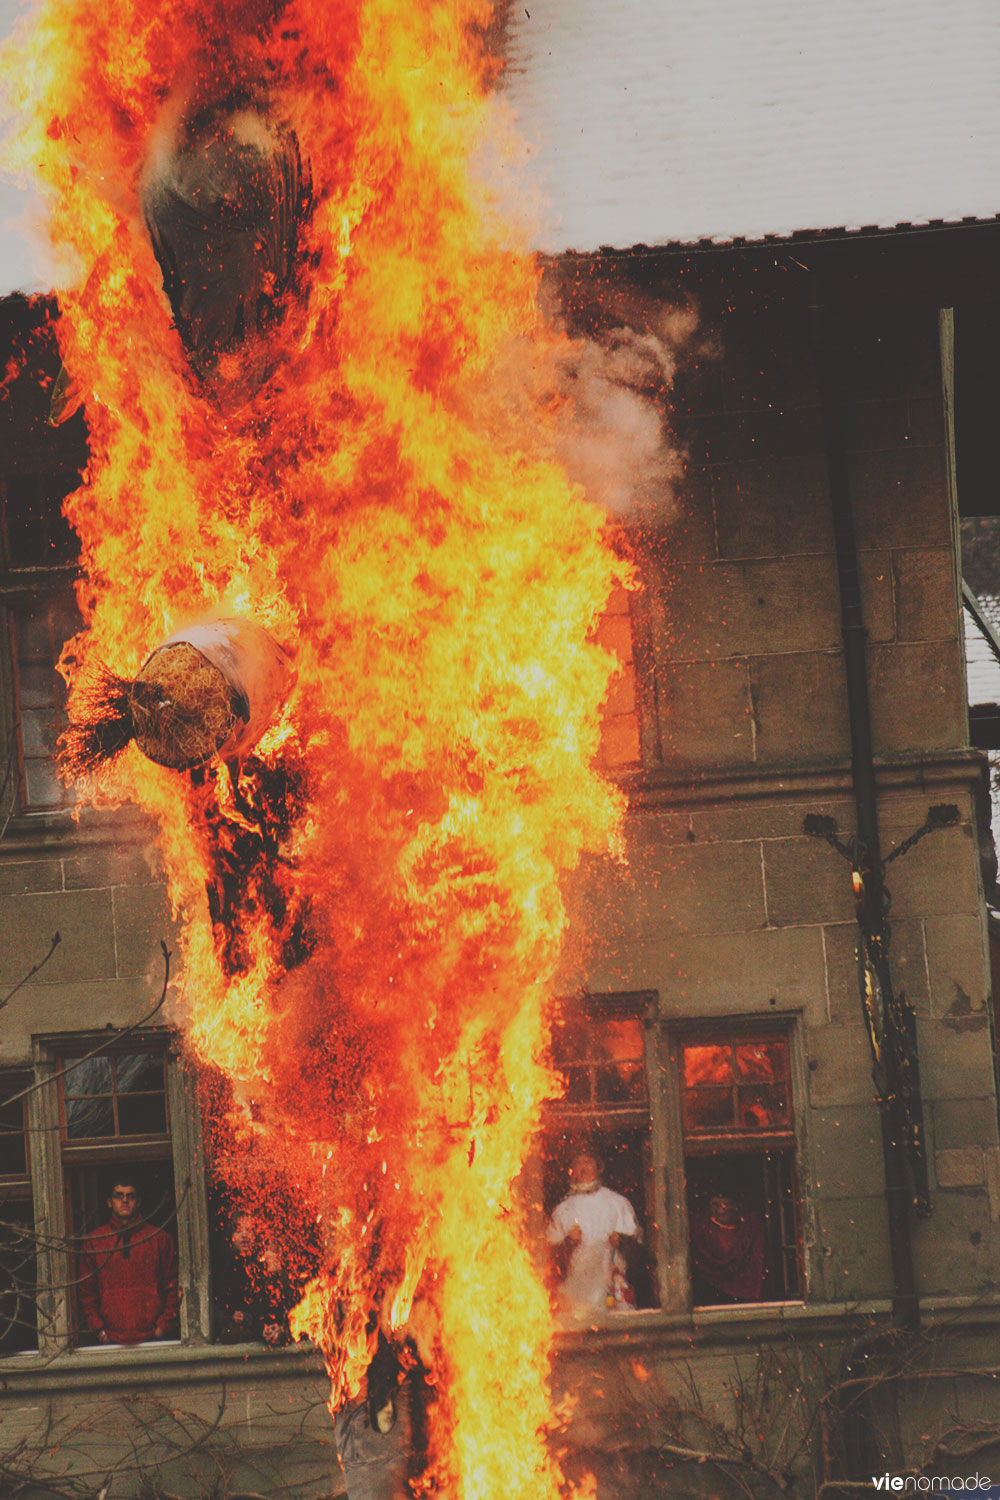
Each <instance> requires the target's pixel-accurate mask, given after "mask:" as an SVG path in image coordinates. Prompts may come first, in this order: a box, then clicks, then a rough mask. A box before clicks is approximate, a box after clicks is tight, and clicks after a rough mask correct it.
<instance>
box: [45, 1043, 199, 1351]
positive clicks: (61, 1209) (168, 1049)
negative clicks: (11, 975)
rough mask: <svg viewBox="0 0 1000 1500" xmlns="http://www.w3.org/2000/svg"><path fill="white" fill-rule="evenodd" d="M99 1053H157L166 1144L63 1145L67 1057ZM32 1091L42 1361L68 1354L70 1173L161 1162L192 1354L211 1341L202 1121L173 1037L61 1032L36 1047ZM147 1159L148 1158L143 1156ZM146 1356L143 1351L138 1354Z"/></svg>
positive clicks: (183, 1339)
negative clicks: (41, 1231)
mask: <svg viewBox="0 0 1000 1500" xmlns="http://www.w3.org/2000/svg"><path fill="white" fill-rule="evenodd" d="M96 1047H101V1048H104V1047H106V1048H107V1050H108V1051H109V1052H110V1051H116V1052H140V1051H154V1050H162V1052H163V1055H164V1065H165V1083H166V1090H165V1096H166V1101H167V1111H168V1116H167V1118H168V1141H167V1144H166V1146H165V1147H164V1145H163V1143H162V1141H161V1140H159V1139H157V1140H156V1141H155V1142H152V1141H150V1140H146V1141H144V1140H143V1139H142V1138H141V1137H136V1138H135V1139H128V1140H126V1141H125V1142H124V1143H123V1145H122V1146H120V1147H118V1148H117V1149H116V1148H115V1147H114V1144H113V1142H114V1139H115V1138H114V1137H109V1138H108V1144H109V1145H110V1146H111V1149H110V1150H109V1149H105V1148H104V1147H102V1146H101V1145H100V1143H99V1142H94V1141H88V1142H87V1143H86V1144H85V1145H83V1146H74V1145H73V1144H72V1143H69V1144H68V1145H67V1142H66V1138H65V1122H64V1119H63V1112H62V1089H61V1087H60V1081H61V1076H62V1072H63V1068H64V1066H65V1060H66V1059H67V1057H69V1056H71V1055H72V1054H82V1053H86V1052H91V1051H93V1049H94V1048H96ZM34 1060H35V1081H36V1084H37V1087H35V1088H34V1089H33V1091H32V1093H31V1094H29V1096H28V1101H29V1138H30V1140H31V1143H32V1160H33V1162H34V1164H35V1170H34V1173H33V1177H32V1187H33V1195H34V1204H35V1222H36V1224H41V1225H44V1226H45V1238H44V1241H43V1243H42V1245H41V1246H40V1249H39V1258H38V1282H39V1294H38V1299H37V1301H38V1321H39V1350H38V1352H39V1355H41V1356H44V1357H46V1358H51V1357H52V1356H54V1355H61V1354H68V1353H70V1352H72V1351H73V1349H74V1337H75V1328H74V1317H73V1302H74V1299H73V1297H72V1295H71V1285H72V1280H73V1277H74V1276H75V1274H76V1273H75V1268H74V1265H73V1261H74V1259H75V1256H74V1253H73V1242H72V1240H71V1234H75V1233H76V1230H75V1229H72V1228H71V1226H70V1221H69V1208H68V1204H69V1194H68V1179H67V1171H66V1168H67V1166H70V1167H72V1165H73V1164H74V1163H76V1164H85V1163H94V1164H96V1163H98V1162H107V1163H108V1164H110V1163H112V1162H114V1161H115V1160H118V1161H122V1162H124V1161H132V1162H134V1161H137V1160H138V1161H145V1160H160V1161H169V1162H170V1163H171V1167H172V1171H173V1180H174V1196H175V1202H176V1205H177V1207H176V1219H175V1229H176V1235H177V1251H178V1284H179V1286H180V1289H181V1308H180V1344H181V1345H186V1346H189V1347H190V1346H196V1345H202V1344H207V1343H209V1342H210V1341H211V1284H210V1269H209V1242H208V1205H207V1198H206V1191H205V1163H204V1151H203V1145H202V1132H201V1114H200V1109H199V1106H198V1094H197V1089H196V1086H195V1080H194V1077H193V1076H192V1074H191V1073H190V1071H189V1070H188V1069H187V1068H186V1067H185V1065H184V1062H183V1059H182V1058H181V1056H180V1054H179V1052H178V1050H177V1046H176V1033H175V1032H173V1031H172V1030H170V1029H169V1028H166V1027H155V1028H154V1027H151V1028H149V1029H147V1030H134V1031H133V1030H127V1029H122V1030H120V1031H115V1032H113V1033H111V1035H110V1036H109V1034H108V1032H107V1031H105V1032H103V1033H100V1032H99V1033H96V1034H95V1033H94V1032H60V1033H58V1034H54V1035H47V1036H44V1037H36V1038H35V1039H34ZM150 1149H151V1151H152V1154H150ZM139 1347H140V1348H141V1347H145V1346H139Z"/></svg>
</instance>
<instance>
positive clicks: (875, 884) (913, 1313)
mask: <svg viewBox="0 0 1000 1500" xmlns="http://www.w3.org/2000/svg"><path fill="white" fill-rule="evenodd" d="M809 321H810V331H811V335H812V346H813V355H814V359H815V364H816V377H817V381H818V385H819V398H820V406H821V409H822V417H823V430H824V436H825V440H826V455H827V466H828V475H829V484H830V505H831V510H832V513H833V535H834V544H835V549H836V557H837V581H838V585H839V590H840V616H841V630H842V634H843V640H844V667H845V671H846V675H847V707H848V715H849V718H850V728H851V774H852V778H853V782H854V801H855V807H856V812H857V829H858V871H859V874H860V876H861V881H862V886H861V891H860V893H859V896H858V899H859V900H860V901H861V902H862V903H863V909H862V911H861V913H860V920H861V923H862V925H863V927H864V929H865V931H866V932H867V933H868V934H869V935H870V936H871V939H872V942H871V944H870V952H871V956H872V959H873V962H874V966H875V969H876V973H877V977H878V982H879V986H880V988H881V1000H882V1005H881V1012H882V1015H881V1020H882V1025H883V1027H884V1046H883V1053H884V1058H883V1068H884V1090H883V1092H884V1097H883V1098H882V1099H881V1100H880V1106H881V1107H880V1111H879V1113H880V1116H881V1122H882V1156H883V1160H884V1163H885V1198H886V1208H887V1212H888V1221H889V1251H890V1255H891V1258H892V1280H893V1322H894V1323H896V1324H897V1326H900V1327H907V1328H916V1327H918V1326H919V1323H920V1305H919V1302H918V1299H917V1291H916V1282H915V1279H914V1273H913V1241H912V1235H911V1229H910V1209H911V1204H912V1200H913V1193H912V1191H911V1189H910V1187H909V1185H908V1180H907V1169H906V1148H905V1144H904V1113H903V1104H902V1087H901V1085H902V1080H901V1077H900V1068H899V1055H900V1047H899V1038H897V1037H896V1036H895V1035H894V1026H895V1022H894V1019H893V1016H894V1006H893V998H892V974H891V971H890V966H889V957H888V942H887V939H888V933H887V930H886V920H885V906H886V903H885V888H884V879H883V870H882V850H881V843H880V840H879V829H878V804H877V792H876V786H875V762H874V757H873V754H872V729H871V708H870V703H869V696H868V662H867V632H866V630H865V627H864V624H863V621H862V613H861V579H860V574H859V570H858V546H857V533H856V530H855V524H854V506H853V503H852V500H851V486H850V478H849V474H848V467H847V449H846V444H845V441H844V421H843V411H842V408H841V402H840V389H839V383H838V380H837V368H836V362H835V358H834V351H833V346H832V343H831V340H830V334H829V322H828V318H827V312H826V307H825V304H824V299H823V288H822V284H821V280H820V277H819V275H818V274H817V273H816V272H810V276H809Z"/></svg>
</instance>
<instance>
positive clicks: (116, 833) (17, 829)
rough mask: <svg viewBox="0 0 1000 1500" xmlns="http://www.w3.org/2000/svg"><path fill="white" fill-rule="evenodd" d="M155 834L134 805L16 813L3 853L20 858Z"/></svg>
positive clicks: (151, 826)
mask: <svg viewBox="0 0 1000 1500" xmlns="http://www.w3.org/2000/svg"><path fill="white" fill-rule="evenodd" d="M152 833H153V823H152V820H151V819H150V818H149V817H148V816H147V814H145V813H143V812H142V811H141V810H140V809H139V808H137V807H133V806H131V805H124V806H122V807H114V808H84V809H82V810H80V811H79V812H77V811H75V810H74V809H73V808H71V807H58V808H50V809H48V810H40V811H38V812H25V813H17V814H16V815H15V816H14V817H13V818H11V820H10V822H9V823H8V825H7V829H6V832H5V834H4V854H5V855H6V856H8V857H14V858H19V857H20V856H22V855H24V854H30V853H34V852H36V851H44V850H46V849H52V848H55V847H58V848H59V849H64V848H65V847H66V846H67V845H68V844H73V845H81V844H82V845H87V844H98V845H99V844H108V843H117V842H119V841H120V840H121V839H123V838H124V839H126V840H134V841H135V842H136V843H140V842H146V841H148V840H149V838H150V836H151V834H152Z"/></svg>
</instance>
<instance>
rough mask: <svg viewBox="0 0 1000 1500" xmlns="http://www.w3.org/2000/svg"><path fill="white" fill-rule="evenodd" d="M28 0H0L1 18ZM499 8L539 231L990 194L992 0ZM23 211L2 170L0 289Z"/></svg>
mask: <svg viewBox="0 0 1000 1500" xmlns="http://www.w3.org/2000/svg"><path fill="white" fill-rule="evenodd" d="M26 3H27V0H0V35H4V34H6V33H7V32H9V30H10V29H11V27H12V26H13V24H14V19H15V17H16V16H17V15H18V14H19V13H20V11H21V10H22V9H23V7H24V5H25V4H26ZM93 3H95V4H100V3H102V0H93ZM511 17H512V30H511V39H510V58H509V65H508V76H507V80H506V85H505V90H506V93H507V96H508V98H509V100H510V102H511V104H512V105H513V108H514V110H515V113H516V115H517V117H518V121H519V126H520V130H521V133H522V135H523V136H524V138H525V140H526V142H527V143H528V145H529V148H530V149H529V150H528V151H526V155H525V164H524V168H523V177H521V178H518V179H517V180H516V187H515V191H516V192H517V193H518V194H519V195H522V194H526V195H527V196H529V197H530V198H531V199H532V200H536V199H537V197H538V187H539V185H541V197H542V200H543V201H544V203H545V205H546V206H545V208H544V209H543V211H542V215H541V218H540V223H539V228H538V231H537V234H536V239H537V241H538V243H539V246H540V248H544V249H549V250H558V249H568V248H573V249H579V250H588V249H593V248H596V247H597V246H600V245H604V244H614V245H618V246H627V245H630V244H636V243H641V242H644V243H648V244H655V243H657V242H663V241H668V240H675V239H679V240H690V239H699V238H703V237H717V238H729V237H731V236H733V235H747V236H750V237H753V236H759V235H764V234H783V233H790V232H792V231H793V230H796V229H806V228H833V227H838V226H841V225H847V226H859V225H862V224H876V223H877V224H893V223H898V222H909V221H915V222H920V221H922V220H925V219H928V218H945V219H950V218H961V217H964V216H966V215H973V216H976V217H991V216H992V215H994V214H996V213H998V212H1000V6H998V4H997V0H948V3H947V4H944V3H942V0H794V3H793V0H698V3H697V4H695V5H691V4H690V3H685V4H681V3H680V0H611V3H609V0H514V4H513V6H512V11H511ZM32 211H33V206H32V203H31V200H30V199H29V197H28V195H27V194H24V193H19V192H15V191H14V190H12V189H10V188H9V187H0V293H2V292H4V291H7V290H10V289H11V288H12V287H16V286H19V287H23V288H25V289H29V288H33V287H41V286H45V285H47V284H48V281H49V278H48V274H47V271H46V265H45V261H44V256H43V255H42V254H40V252H39V250H38V248H37V247H34V248H33V246H32V244H31V240H30V238H29V234H28V230H27V227H26V222H25V221H26V219H27V217H28V216H29V215H30V213H31V212H32ZM533 217H536V214H533Z"/></svg>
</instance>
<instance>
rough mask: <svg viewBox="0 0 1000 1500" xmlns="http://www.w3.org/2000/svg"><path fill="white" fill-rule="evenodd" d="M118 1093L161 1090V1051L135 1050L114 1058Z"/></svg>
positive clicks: (162, 1086)
mask: <svg viewBox="0 0 1000 1500" xmlns="http://www.w3.org/2000/svg"><path fill="white" fill-rule="evenodd" d="M115 1064H116V1072H117V1076H118V1092H119V1094H129V1093H137V1092H141V1093H148V1092H150V1091H153V1090H158V1091H159V1092H160V1093H162V1092H163V1088H164V1083H163V1054H162V1052H136V1053H135V1054H134V1055H131V1056H127V1057H118V1058H116V1059H115Z"/></svg>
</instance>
